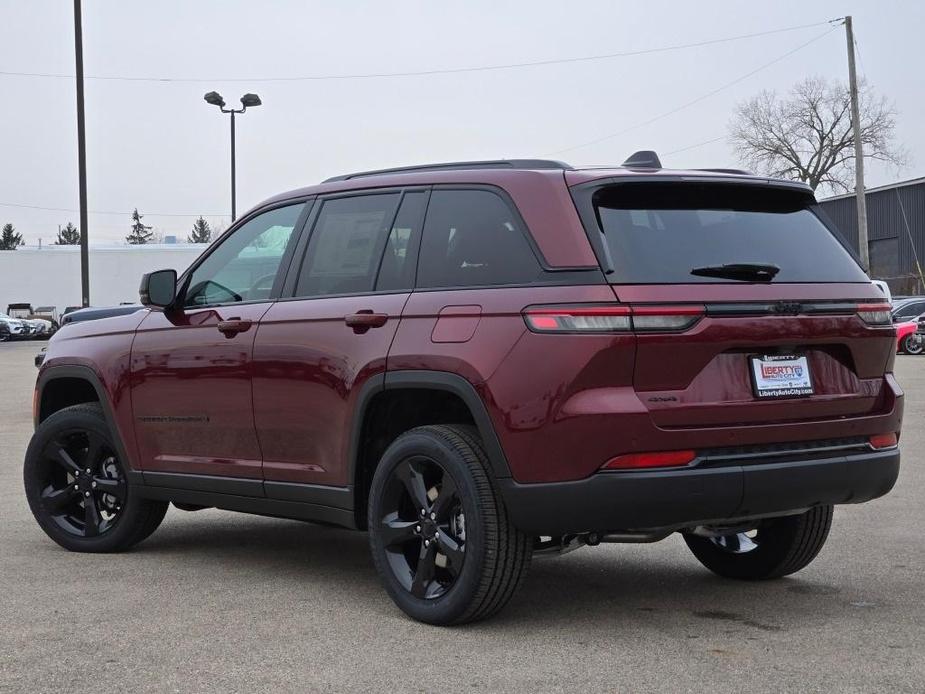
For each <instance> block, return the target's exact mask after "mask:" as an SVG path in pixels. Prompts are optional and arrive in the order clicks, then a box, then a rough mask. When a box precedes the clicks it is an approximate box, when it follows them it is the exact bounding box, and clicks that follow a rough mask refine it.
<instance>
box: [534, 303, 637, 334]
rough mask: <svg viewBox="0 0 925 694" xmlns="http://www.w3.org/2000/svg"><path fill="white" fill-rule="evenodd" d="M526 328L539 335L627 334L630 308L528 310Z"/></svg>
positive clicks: (595, 307) (584, 307)
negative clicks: (575, 333)
mask: <svg viewBox="0 0 925 694" xmlns="http://www.w3.org/2000/svg"><path fill="white" fill-rule="evenodd" d="M524 320H525V321H526V322H527V327H529V328H530V329H531V330H533V331H535V332H540V333H572V332H597V333H599V332H605V333H606V332H626V331H629V330H630V309H629V306H563V307H558V306H556V307H549V308H528V309H527V310H526V311H524Z"/></svg>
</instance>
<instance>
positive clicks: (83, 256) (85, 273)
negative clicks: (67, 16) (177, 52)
mask: <svg viewBox="0 0 925 694" xmlns="http://www.w3.org/2000/svg"><path fill="white" fill-rule="evenodd" d="M74 60H75V64H76V71H75V72H76V74H77V178H78V181H79V183H78V185H79V187H80V305H81V306H89V305H90V252H89V247H88V237H89V236H90V234H89V229H88V228H87V226H88V225H87V139H86V133H85V130H84V44H83V30H82V28H81V20H80V0H74Z"/></svg>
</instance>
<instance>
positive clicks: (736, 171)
mask: <svg viewBox="0 0 925 694" xmlns="http://www.w3.org/2000/svg"><path fill="white" fill-rule="evenodd" d="M694 171H709V172H711V173H724V174H740V175H742V176H754V174H753V173H752V172H751V171H746V170H745V169H694Z"/></svg>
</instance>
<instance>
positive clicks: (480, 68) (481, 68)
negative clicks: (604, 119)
mask: <svg viewBox="0 0 925 694" xmlns="http://www.w3.org/2000/svg"><path fill="white" fill-rule="evenodd" d="M829 23H830V22H829V21H825V22H814V23H812V24H801V25H798V26H791V27H784V28H782V29H771V30H769V31H759V32H754V33H751V34H740V35H738V36H727V37H725V38H719V39H710V40H707V41H697V42H694V43H683V44H677V45H673V46H659V47H656V48H643V49H639V50H635V51H620V52H618V53H604V54H600V55H589V56H579V57H573V58H554V59H549V60H533V61H525V62H520V63H507V64H503V65H477V66H468V67H457V68H445V69H438V70H412V71H408V72H371V73H362V74H343V75H305V76H295V77H227V78H224V77H208V78H207V77H130V76H124V75H86V76H85V79H88V80H106V81H119V82H193V83H200V82H203V83H204V82H227V83H232V82H248V83H252V82H310V81H323V80H359V79H381V78H392V77H426V76H430V75H451V74H459V73H466V72H488V71H493V70H513V69H519V68H528V67H542V66H545V65H564V64H568V63H583V62H591V61H595V60H610V59H613V58H628V57H632V56H638V55H649V54H652V53H666V52H669V51H680V50H685V49H688V48H700V47H703V46H713V45H716V44H720V43H728V42H730V41H742V40H745V39H753V38H758V37H760V36H770V35H772V34H782V33H785V32H790V31H799V30H801V29H809V28H812V27H817V26H822V25H823V24H829ZM0 75H4V76H10V77H50V78H67V79H73V78H74V75H66V74H60V73H50V72H13V71H6V70H0Z"/></svg>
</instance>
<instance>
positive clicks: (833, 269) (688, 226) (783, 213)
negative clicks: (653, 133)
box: [593, 183, 869, 284]
mask: <svg viewBox="0 0 925 694" xmlns="http://www.w3.org/2000/svg"><path fill="white" fill-rule="evenodd" d="M593 201H594V207H595V212H596V214H597V219H598V221H599V224H600V228H601V231H602V232H603V238H604V242H605V244H606V246H607V250H608V252H609V255H610V260H611V263H612V265H613V268H614V272H613V274H612V275H611V276H610V281H611V282H613V283H621V284H673V283H720V282H732V283H734V282H737V281H740V280H736V279H734V278H722V277H703V276H699V275H694V274H691V271H692V270H693V269H694V268H702V267H709V266H717V265H726V264H739V263H755V264H763V265H775V266H777V267H779V268H780V271H779V272H778V273H777V275H776V276H775V277H774V279H773V281H774V282H867V281H869V280H868V278H867V276H866V275H865V274H864V272H863V271H862V270H861V268H860V266H859V265H858V264H857V262H856V261H855V259H854V258H853V256H852V255H851V253H850V252H849V251H848V250H847V249H846V248H845V246H844V245H843V244H842V243H841V241H840V240H839V239H838V238H836V236H835V235H834V234H833V232H832V230H830V229H829V228H828V227H827V226H826V225H825V224H824V223H823V222H822V220H821V219H820V218H819V217H817V216H816V214H815V213H814V211H813V206H814V204H815V203H814V201H813V200H812V198H811V197H810V196H809V195H807V194H806V193H802V192H800V191H790V190H783V189H774V188H762V187H758V186H746V185H724V184H696V183H690V184H689V183H642V184H635V183H627V184H622V185H614V186H610V187H606V188H602V189H601V190H598V191H597V192H596V193H595V194H594V198H593Z"/></svg>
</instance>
